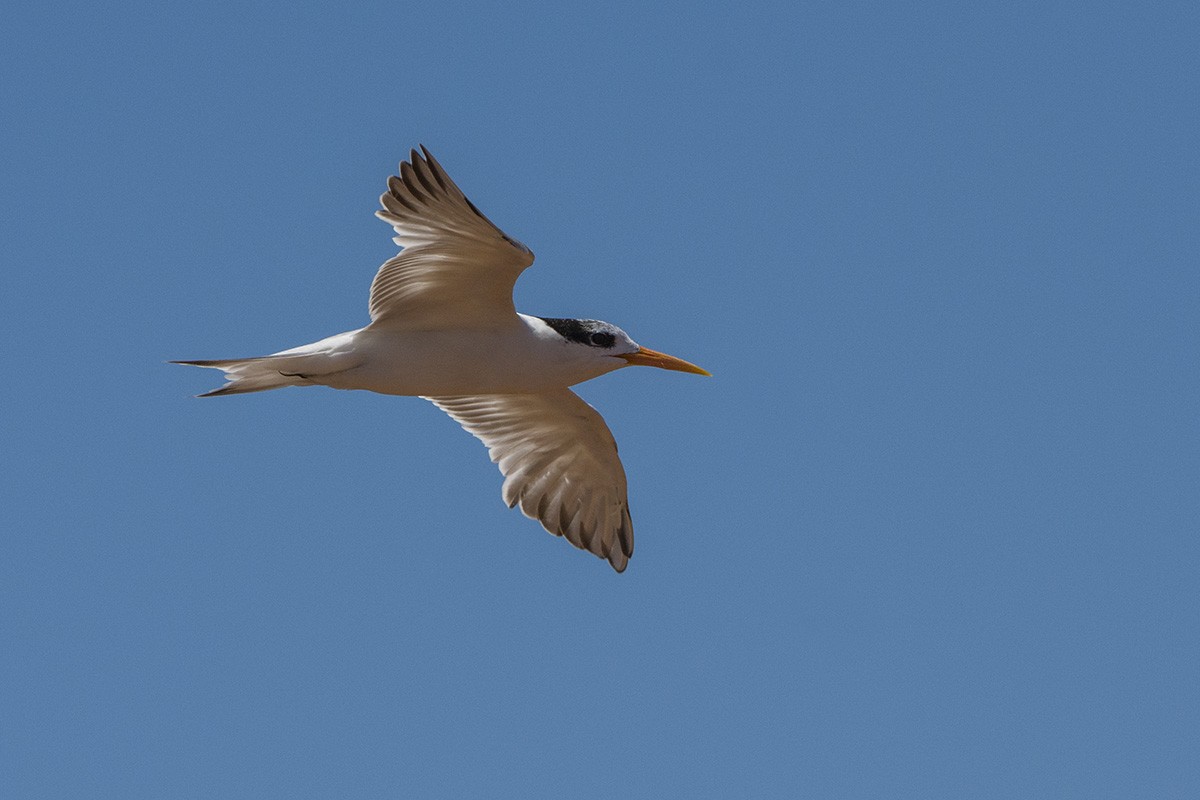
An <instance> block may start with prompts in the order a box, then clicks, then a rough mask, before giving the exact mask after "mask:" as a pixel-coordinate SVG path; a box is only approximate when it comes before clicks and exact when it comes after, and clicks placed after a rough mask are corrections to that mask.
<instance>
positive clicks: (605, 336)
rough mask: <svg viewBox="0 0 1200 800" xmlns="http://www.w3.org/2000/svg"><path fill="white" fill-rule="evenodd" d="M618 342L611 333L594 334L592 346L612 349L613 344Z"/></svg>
mask: <svg viewBox="0 0 1200 800" xmlns="http://www.w3.org/2000/svg"><path fill="white" fill-rule="evenodd" d="M616 341H617V337H615V336H613V335H612V334H611V333H593V334H592V344H594V345H595V346H596V347H612V346H613V343H615V342H616Z"/></svg>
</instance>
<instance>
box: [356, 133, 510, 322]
mask: <svg viewBox="0 0 1200 800" xmlns="http://www.w3.org/2000/svg"><path fill="white" fill-rule="evenodd" d="M379 202H380V204H381V205H382V206H383V210H382V211H376V212H375V216H377V217H379V218H380V219H382V220H384V221H386V222H388V223H389V224H390V225H391V226H392V228H393V229H395V231H396V236H395V242H396V244H398V245H400V246H401V247H403V248H404V250H403V252H401V253H400V254H399V255H397V256H396V257H395V258H393V259H391V260H389V261H387V262H386V263H384V265H383V266H382V267H380V268H379V272H378V273H376V275H375V280H374V281H373V282H372V284H371V300H370V310H371V322H372V324H374V325H380V326H385V327H392V328H398V329H408V330H432V329H437V328H442V327H455V328H466V327H472V326H479V327H489V326H495V325H498V324H504V323H508V322H512V320H513V319H514V318H515V316H516V313H517V312H516V309H515V308H514V307H513V301H512V290H513V284H514V283H516V280H517V276H518V275H520V274H521V272H522V271H523V270H524V269H525V268H526V267H528V266H529V265H530V264H532V263H533V253H532V252H530V250H529V248H528V247H526V246H525V245H523V244H521V243H520V242H518V241H517V240H515V239H513V238H511V237H509V236H507V235H505V233H504V231H502V230H500V229H499V228H497V227H496V226H495V225H494V224H492V222H491V221H490V220H489V219H488V218H487V217H485V216H484V215H483V213H482V212H480V210H479V209H478V208H476V207H475V205H474V204H473V203H472V202H471V201H470V200H468V199H467V197H466V195H464V194H463V193H462V191H461V190H460V189H459V188H458V186H456V185H455V183H454V181H452V180H450V176H449V175H447V174H446V171H445V170H444V169H442V166H441V164H439V163H438V162H437V160H436V159H434V157H433V156H432V155H430V153H429V151H428V150H426V149H425V147H424V146H422V147H421V152H420V153H418V152H417V151H416V150H413V151H412V152H411V154H410V156H409V160H408V161H404V162H401V164H400V174H399V176H392V177H391V178H389V179H388V191H386V192H384V194H383V195H382V196H381V197H380V198H379Z"/></svg>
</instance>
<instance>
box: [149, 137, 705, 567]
mask: <svg viewBox="0 0 1200 800" xmlns="http://www.w3.org/2000/svg"><path fill="white" fill-rule="evenodd" d="M420 147H421V152H420V153H418V152H417V151H416V150H412V151H411V153H410V156H409V160H408V161H404V162H401V164H400V169H399V173H400V174H399V175H394V176H392V177H390V178H388V189H387V191H386V192H384V193H383V195H382V196H381V197H380V198H379V202H380V204H381V205H382V206H383V208H382V210H380V211H376V212H375V215H376V216H377V217H379V218H380V219H382V220H384V221H385V222H387V223H388V224H390V225H391V226H392V228H393V229H394V230H395V232H396V236H395V238H394V241H395V242H396V244H397V245H399V246H400V247H401V251H400V253H399V254H398V255H396V256H395V257H394V258H392V259H390V260H388V261H386V262H385V263H384V264H383V266H381V267H380V268H379V271H378V272H377V273H376V275H375V280H374V281H373V282H372V283H371V294H370V302H369V311H370V316H371V322H370V324H368V325H367V326H366V327H365V328H360V329H358V330H354V331H349V332H347V333H339V334H337V335H336V336H330V337H328V338H326V339H322V340H320V341H318V342H314V343H312V344H306V345H303V346H301V347H293V348H292V349H290V350H283V351H281V352H278V353H274V354H272V355H268V356H260V357H257V358H236V359H224V360H215V361H175V362H172V363H175V364H186V365H189V366H194V367H210V368H213V369H219V370H222V371H223V372H224V373H225V379H226V380H227V381H228V383H226V384H225V385H224V386H222V387H221V388H219V389H215V390H213V391H211V392H206V393H205V394H202V395H199V396H200V397H216V396H219V395H231V394H243V393H246V392H261V391H265V390H267V389H279V388H282V387H285V386H329V387H332V388H334V389H365V390H367V391H371V392H378V393H380V394H391V395H409V396H418V397H423V398H425V399H426V400H429V401H431V402H432V403H433V404H434V405H436V406H437V407H438V408H440V409H442V410H443V411H445V412H446V413H447V414H449V415H450V416H451V417H452V418H453V419H454V420H456V421H457V422H458V423H459V424H460V425H462V427H463V428H465V429H466V430H467V431H468V432H470V433H471V434H473V435H474V436H475V437H476V438H478V439H479V440H480V441H482V442H483V444H484V445H485V446H486V447H487V449H488V453H489V455H490V456H491V458H492V461H494V462H496V463H497V464H498V465H499V467H500V472H501V474H502V475H503V476H504V486H503V489H502V497H503V498H504V502H506V503H507V504H508V506H509V508H512V507H513V506H517V505H519V506H520V508H521V511H522V512H523V513H524V514H525V515H526V516H527V517H530V518H531V519H536V520H538V521H539V522H541V524H542V526H543V527H544V528H545V529H546V530H547V531H549V532H550V533H553V534H555V535H556V536H561V537H564V538H565V539H566V540H567V541H569V542H570V543H571V544H573V545H575V546H576V547H578V548H580V549H582V550H587V551H589V552H591V553H594V554H595V555H597V556H599V557H600V558H604V559H607V560H608V562H609V563H610V564H611V565H612V567H613V569H615V570H616V571H617V572H623V571H624V570H625V567H626V566H628V564H629V557H630V556H632V555H633V522H632V520H631V518H630V516H629V500H628V490H627V484H626V478H625V469H624V467H622V465H621V460H620V458H619V457H618V456H617V445H616V442H615V441H614V439H613V436H612V433H611V432H610V431H609V429H608V426H607V425H605V423H604V419H603V418H602V417H601V416H600V414H599V413H597V412H596V410H595V409H593V408H592V407H591V406H590V405H588V404H587V403H585V402H584V401H583V400H581V399H580V398H579V396H578V395H576V394H575V393H574V392H572V391H571V390H570V388H569V387H571V386H574V385H575V384H577V383H581V382H583V381H586V380H590V379H592V378H597V377H599V376H601V375H604V374H605V373H608V372H612V371H613V370H617V369H621V368H622V367H628V366H631V365H643V366H649V367H659V368H661V369H668V370H677V371H679V372H690V373H695V374H698V375H708V374H709V373H708V372H707V371H706V370H703V369H701V368H700V367H697V366H696V365H694V364H689V363H688V362H686V361H684V360H682V359H679V358H675V357H674V356H669V355H666V354H665V353H659V352H656V351H654V350H651V349H649V348H646V347H642V346H641V345H639V344H638V343H637V342H635V341H634V340H633V339H632V338H630V336H629V334H627V333H625V331H623V330H621V329H620V328H618V327H617V326H616V325H613V324H611V323H608V322H602V321H600V320H594V319H563V318H557V317H535V316H530V315H528V314H519V313H517V310H516V308H515V307H514V305H513V299H512V293H513V285H514V284H515V283H516V280H517V277H518V276H519V275H520V274H521V272H522V271H524V270H525V268H526V267H528V266H529V265H531V264H532V263H533V252H532V251H530V249H529V248H528V247H526V246H525V245H523V244H521V243H520V242H518V241H517V240H516V239H514V238H512V237H511V236H508V235H506V234H505V233H504V231H502V230H500V229H499V228H498V227H496V225H494V224H493V223H492V222H491V221H490V220H489V219H488V218H487V217H485V216H484V215H483V213H482V212H481V211H480V210H479V209H478V208H476V207H475V204H474V203H472V202H471V201H470V200H468V199H467V196H466V195H465V194H463V192H462V191H461V190H460V189H459V188H458V186H457V185H456V184H455V183H454V181H452V180H451V179H450V176H449V175H447V174H446V171H445V170H444V169H443V168H442V166H441V164H439V163H438V162H437V160H436V159H435V158H434V157H433V156H432V155H431V154H430V152H429V151H428V150H427V149H426V148H425V146H424V145H421V146H420Z"/></svg>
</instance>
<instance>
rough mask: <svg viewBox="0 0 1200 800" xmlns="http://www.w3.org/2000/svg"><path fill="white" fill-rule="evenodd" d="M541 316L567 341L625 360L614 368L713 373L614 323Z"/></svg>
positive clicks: (591, 350)
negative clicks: (649, 345) (642, 340)
mask: <svg viewBox="0 0 1200 800" xmlns="http://www.w3.org/2000/svg"><path fill="white" fill-rule="evenodd" d="M539 319H541V320H542V322H545V323H546V324H547V325H549V326H550V327H551V328H553V329H554V330H555V331H556V332H557V333H558V335H559V336H561V337H563V338H564V339H566V340H567V342H569V343H571V344H573V345H578V346H581V347H586V348H589V350H588V351H587V352H589V354H590V355H592V356H605V357H611V358H619V359H622V360H623V361H625V363H624V364H615V365H614V366H613V369H620V368H621V367H626V366H643V367H658V368H659V369H670V370H675V371H677V372H691V373H693V374H695V375H709V376H711V375H712V373H710V372H709V371H708V370H706V369H701V368H700V367H697V366H696V365H695V364H689V363H688V362H687V361H684V360H683V359H682V358H676V357H675V356H669V355H667V354H666V353H660V352H658V351H657V350H650V349H649V348H646V347H642V346H641V345H639V344H638V343H637V342H635V341H634V340H633V339H632V338H630V336H629V334H627V333H626V332H625V331H623V330H621V329H620V328H618V327H617V326H616V325H613V324H612V323H611V322H604V321H602V320H598V319H553V318H551V319H547V318H546V317H539Z"/></svg>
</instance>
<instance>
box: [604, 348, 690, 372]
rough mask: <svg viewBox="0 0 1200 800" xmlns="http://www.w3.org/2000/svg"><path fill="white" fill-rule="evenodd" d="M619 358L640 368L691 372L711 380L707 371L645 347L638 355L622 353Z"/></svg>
mask: <svg viewBox="0 0 1200 800" xmlns="http://www.w3.org/2000/svg"><path fill="white" fill-rule="evenodd" d="M618 358H623V359H625V360H626V361H628V362H629V363H630V364H633V365H634V366H638V367H658V368H659V369H673V370H675V371H676V372H691V373H693V374H695V375H707V376H709V377H710V378H711V377H712V373H711V372H709V371H708V370H706V369H701V368H700V367H697V366H696V365H695V364H689V363H688V362H686V361H684V360H683V359H682V358H676V357H675V356H669V355H667V354H666V353H660V352H658V351H656V350H650V349H647V348H645V347H640V348H638V351H637V352H636V353H622V354H621V355H619V356H618Z"/></svg>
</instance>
